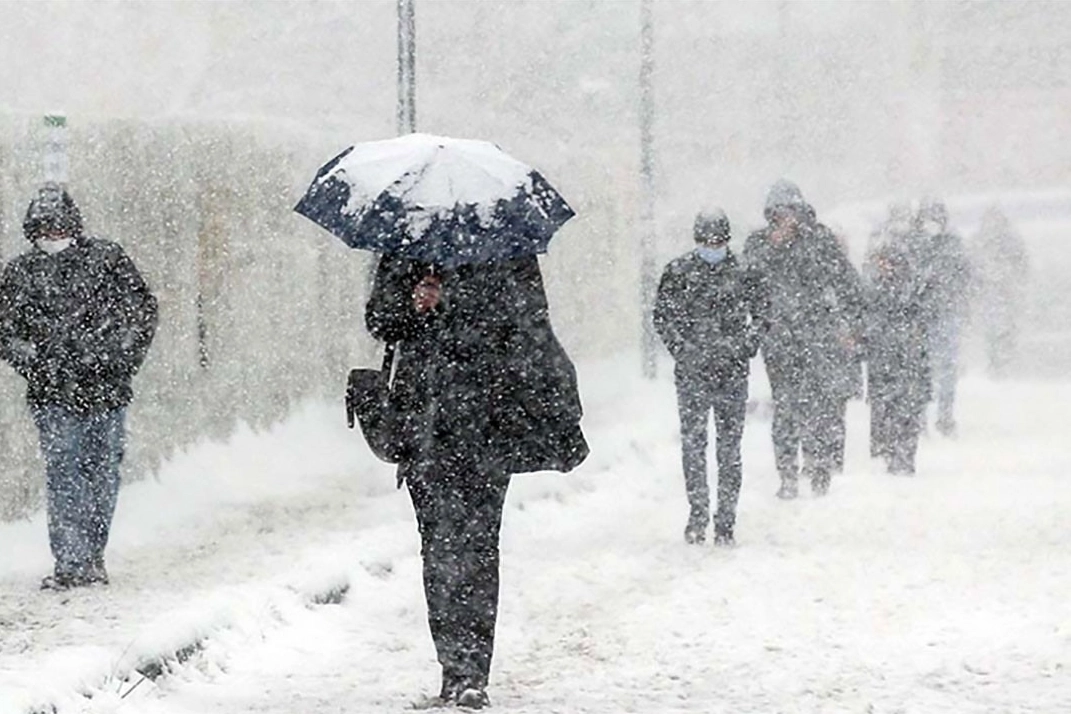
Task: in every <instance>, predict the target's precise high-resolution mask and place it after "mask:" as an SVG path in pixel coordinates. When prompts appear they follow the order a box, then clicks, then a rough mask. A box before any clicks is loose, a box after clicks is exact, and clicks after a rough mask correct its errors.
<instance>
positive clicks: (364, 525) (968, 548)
mask: <svg viewBox="0 0 1071 714" xmlns="http://www.w3.org/2000/svg"><path fill="white" fill-rule="evenodd" d="M603 372H605V366H602V367H600V370H599V371H596V370H592V373H593V374H599V373H603ZM609 376H610V377H613V376H614V375H613V374H611V375H609ZM617 376H618V378H617V379H616V380H613V379H609V378H603V379H601V380H598V379H586V378H585V374H584V373H583V372H582V374H581V386H582V388H583V389H584V393H585V403H586V406H587V408H588V416H587V418H586V420H585V426H586V430H587V432H588V434H589V437H590V439H591V441H592V447H593V454H592V457H591V458H590V460H589V462H588V463H586V464H585V465H584V466H583V467H582V468H581V469H580V470H579V471H578V472H577V473H575V474H572V475H569V476H554V475H537V476H522V477H518V478H517V479H515V483H514V486H513V487H512V488H511V492H510V496H509V499H508V502H507V512H506V516H505V523H504V526H503V582H502V603H501V612H500V617H499V632H498V642H497V648H496V659H495V666H494V670H493V672H492V682H491V687H490V689H489V693H490V695H491V698H492V702H493V703H494V705H495V710H497V711H508V712H523V713H529V712H530V713H533V714H534V713H535V712H592V713H595V712H599V713H603V712H606V713H609V712H622V711H643V712H649V711H659V712H749V711H754V712H898V711H902V712H956V713H962V712H1057V711H1067V710H1069V709H1071V671H1069V669H1071V602H1069V601H1068V599H1067V593H1068V592H1071V552H1069V549H1068V547H1067V546H1068V543H1069V542H1071V526H1069V525H1068V521H1067V519H1066V514H1067V513H1068V512H1071V484H1069V483H1068V481H1067V474H1068V472H1069V467H1071V448H1069V447H1068V446H1067V445H1066V443H1065V436H1064V432H1065V429H1066V426H1065V425H1066V424H1067V423H1068V416H1071V414H1069V411H1071V407H1069V406H1067V405H1068V404H1069V403H1071V399H1069V397H1071V387H1069V386H1067V385H1063V384H1059V383H1048V384H1007V385H1005V384H992V383H989V382H985V381H968V382H965V383H964V385H963V395H962V401H961V405H960V407H961V410H960V413H961V431H962V437H961V438H960V439H959V440H957V441H944V440H939V439H937V438H936V437H931V438H929V439H926V440H925V441H924V442H923V445H922V449H921V454H920V469H919V470H920V474H919V476H918V477H916V478H914V479H910V478H902V477H899V478H897V477H891V476H887V475H885V474H884V473H881V472H880V471H879V470H878V469H876V468H875V467H874V466H873V465H872V464H871V463H870V461H869V459H868V458H867V455H866V413H865V408H864V406H863V405H862V404H853V405H852V407H851V410H850V417H849V418H850V424H849V455H848V472H847V473H846V474H845V475H844V476H843V477H840V478H838V479H836V480H835V481H834V484H833V489H832V492H831V494H830V496H829V497H828V498H825V499H813V498H811V497H810V496H809V495H805V496H804V497H803V498H801V499H800V500H799V501H797V502H793V503H781V502H779V501H777V500H776V499H774V498H773V495H772V494H773V491H774V490H775V489H776V477H775V475H774V472H773V465H772V457H771V454H770V452H771V449H770V445H769V431H768V430H769V424H768V423H767V422H763V421H759V420H756V421H753V422H750V423H749V426H748V429H747V430H746V432H745V446H744V449H745V483H744V491H743V494H742V498H741V504H740V521H739V525H738V534H737V535H738V541H739V545H738V547H737V548H735V549H732V550H723V549H716V548H714V547H713V546H707V547H703V548H695V547H686V546H685V545H684V544H683V539H682V537H681V533H682V528H683V524H684V519H685V516H686V512H687V509H686V505H685V502H684V495H683V486H682V483H681V478H680V476H679V454H678V444H677V440H676V416H675V411H674V405H673V390H672V388H671V386H670V384H669V382H668V381H667V380H661V381H659V382H657V383H655V384H644V383H641V382H640V381H639V380H634V379H631V378H622V377H620V375H617ZM337 420H338V419H337V415H336V414H334V411H333V410H330V409H328V408H326V407H323V408H314V409H309V410H307V411H305V412H303V413H302V414H299V415H297V416H295V418H294V419H293V420H291V422H288V424H286V425H284V426H282V427H280V429H278V430H277V431H276V432H275V433H273V434H272V435H261V436H257V435H252V434H246V435H241V436H239V437H238V438H236V439H235V440H234V441H233V443H232V444H230V445H228V446H226V447H213V448H210V449H208V450H207V451H206V452H194V453H191V455H189V456H188V457H187V461H183V460H182V459H179V460H176V462H175V463H173V464H171V465H170V467H169V470H165V472H164V473H163V474H162V476H161V481H160V483H157V484H139V485H136V486H133V487H131V488H129V489H126V490H124V492H123V495H122V496H121V500H120V506H119V515H118V517H117V523H116V539H117V540H116V543H115V547H114V548H113V550H112V553H113V554H114V555H113V562H114V564H113V575H114V581H115V582H114V584H113V585H112V586H110V587H109V588H107V589H95V590H89V591H76V592H72V593H70V594H69V595H64V596H56V595H41V594H38V593H36V592H35V591H33V587H34V585H35V583H36V577H37V576H38V575H39V574H40V572H41V571H42V570H43V569H45V568H47V563H48V559H47V545H46V544H44V542H43V541H44V536H43V528H44V526H43V523H41V522H36V523H32V524H16V525H13V526H0V536H2V537H3V538H4V541H5V543H7V542H8V540H9V538H10V539H11V542H13V543H15V544H16V551H15V552H16V553H17V554H18V557H17V558H15V559H14V560H13V561H12V562H13V563H14V565H11V564H9V563H4V564H2V565H0V594H2V596H3V606H2V609H0V627H2V628H3V630H2V632H3V645H2V646H0V712H3V714H7V711H8V710H9V709H7V708H5V705H6V704H7V703H8V702H10V703H11V704H10V705H8V706H11V707H15V706H16V704H17V705H18V706H22V705H23V704H26V703H27V702H29V703H43V702H44V700H45V699H48V700H49V701H51V702H53V703H56V704H57V705H59V706H60V709H59V711H60V712H66V711H86V712H139V713H145V714H153V713H158V714H178V713H192V712H197V713H199V714H201V713H205V714H208V713H212V712H219V713H221V714H222V713H223V712H229V713H233V712H245V711H257V712H280V713H281V712H298V711H316V712H355V713H356V712H379V711H403V710H405V709H406V708H407V706H408V703H409V702H410V701H412V700H413V699H415V698H417V697H418V696H419V695H420V694H422V693H430V692H432V691H434V690H435V689H436V687H437V684H438V682H437V671H438V670H437V665H436V664H435V662H434V653H433V649H432V646H431V642H430V637H429V635H428V634H427V627H426V623H425V622H424V610H423V600H422V593H421V589H420V565H419V558H418V556H417V547H418V545H417V537H416V533H415V527H414V525H413V522H412V516H411V513H410V509H409V505H408V503H407V500H406V498H405V496H404V495H403V494H400V493H396V492H395V491H394V490H393V484H392V480H391V474H390V470H389V468H387V467H384V466H383V465H381V464H376V463H374V462H371V461H369V460H368V457H367V455H366V454H365V453H364V449H363V446H362V445H361V444H360V440H359V438H358V437H355V435H353V434H352V433H347V432H346V431H345V429H342V428H341V427H336V426H334V424H335V422H336V421H337ZM198 454H199V455H198ZM210 487H212V489H213V490H212V491H211V492H210V491H209V488H210ZM805 490H806V489H805ZM34 544H36V545H34ZM42 549H43V552H41V551H42ZM342 581H345V582H348V584H349V590H348V592H347V595H346V597H345V599H344V600H343V602H342V604H341V605H322V606H317V605H314V604H312V603H311V602H310V601H309V594H310V593H311V592H313V591H316V590H322V589H324V587H329V586H331V585H335V584H338V583H341V582H342ZM12 603H14V604H13V605H12ZM191 635H193V636H196V637H198V638H200V639H201V640H202V645H201V648H200V649H199V650H198V651H196V652H194V653H192V654H191V656H190V658H189V659H188V660H187V661H186V662H185V663H184V664H183V665H181V666H176V667H175V668H174V670H173V671H172V672H171V673H170V674H169V675H168V676H164V677H161V678H160V679H158V680H156V682H150V681H145V682H142V683H141V684H140V685H139V686H138V687H137V688H136V689H134V690H133V691H132V692H130V693H129V696H127V697H126V698H125V699H124V698H121V696H122V694H124V693H127V692H129V691H130V689H131V687H132V685H134V684H136V683H137V681H138V678H137V677H135V678H134V679H133V680H131V681H129V682H120V681H115V680H113V681H112V682H111V683H110V686H109V689H108V690H107V691H103V690H101V689H99V688H98V689H93V686H97V687H99V686H100V685H99V684H97V685H93V682H94V681H99V680H100V678H101V677H102V676H105V675H106V674H107V673H108V672H109V671H114V670H116V668H117V666H118V665H119V664H120V663H121V662H123V661H129V660H130V659H131V658H132V657H133V656H134V653H136V652H139V651H141V652H148V651H151V650H154V649H156V650H159V649H166V648H167V647H168V646H169V645H170V644H172V643H176V642H180V641H182V640H184V639H189V638H190V636H191ZM87 673H89V674H87ZM79 678H82V680H83V682H84V683H83V684H82V685H81V686H82V688H83V689H85V690H86V692H85V693H90V694H93V698H92V699H87V698H85V697H84V696H82V695H81V694H79V693H78V691H77V690H78V687H79V685H78V683H77V680H79ZM5 696H7V697H8V700H5V698H4V697H5ZM11 711H12V712H20V714H21V712H24V711H25V707H23V708H22V709H19V708H13V709H11Z"/></svg>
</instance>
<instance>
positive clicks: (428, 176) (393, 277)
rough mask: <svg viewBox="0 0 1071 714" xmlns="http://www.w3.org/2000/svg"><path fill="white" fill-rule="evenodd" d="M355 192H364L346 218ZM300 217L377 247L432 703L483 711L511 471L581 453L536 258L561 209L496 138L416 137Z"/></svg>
mask: <svg viewBox="0 0 1071 714" xmlns="http://www.w3.org/2000/svg"><path fill="white" fill-rule="evenodd" d="M366 162H367V163H366ZM390 162H393V163H394V165H395V166H396V167H397V168H396V170H395V171H394V172H393V173H392V176H391V177H390V178H384V173H383V168H384V164H385V163H390ZM369 166H372V167H373V168H369ZM366 169H368V170H367V171H366ZM373 182H376V183H375V184H374V185H375V188H374V189H373V188H371V186H372V183H373ZM355 195H361V196H364V197H367V200H366V201H363V202H361V203H360V207H359V208H358V209H357V210H356V211H354V210H353V209H352V205H353V204H352V203H351V201H352V198H353V197H354V196H355ZM296 210H298V212H300V213H302V214H303V215H306V216H308V217H310V218H312V220H314V221H316V222H317V223H319V224H320V225H325V227H327V226H330V228H329V230H332V232H335V233H336V234H339V235H341V236H342V237H343V238H344V240H346V241H347V242H348V243H350V244H351V245H354V246H356V247H370V248H372V249H374V250H376V251H377V252H379V253H381V257H380V258H379V263H378V265H377V268H376V273H375V281H374V285H373V288H372V293H371V296H370V298H369V300H368V304H367V307H366V312H365V321H366V324H367V327H368V330H369V332H370V333H371V334H372V336H373V337H375V338H376V339H377V340H380V341H382V342H384V343H386V344H388V345H393V346H394V349H396V354H397V357H396V360H397V362H396V366H395V370H394V380H393V383H392V384H391V388H390V389H391V398H392V404H393V405H394V408H395V410H396V411H397V417H398V418H397V419H396V420H395V421H394V423H395V424H396V425H397V432H396V434H395V437H396V440H397V441H398V447H399V448H398V452H399V453H400V456H399V464H398V478H399V482H400V483H401V482H404V484H405V485H406V487H407V489H408V491H409V495H410V498H411V500H412V503H413V508H414V511H415V514H416V520H417V527H418V530H419V532H420V537H421V556H422V558H423V564H424V569H423V570H424V573H423V574H424V593H425V598H426V601H427V607H428V623H429V625H430V629H431V635H432V639H433V640H434V643H435V649H436V653H437V656H438V660H439V663H440V664H441V666H442V683H441V688H440V692H439V695H438V697H436V698H435V703H437V704H445V705H448V704H457V705H459V706H464V707H467V708H472V709H481V708H483V707H485V706H487V705H488V704H489V703H490V702H489V697H488V695H487V685H488V678H489V674H490V668H491V658H492V653H493V648H494V633H495V624H496V620H497V609H498V588H499V532H500V528H501V525H502V514H503V506H504V503H505V499H506V492H507V489H508V487H509V483H510V477H511V475H513V474H516V473H523V472H530V471H544V470H557V471H569V470H571V469H573V468H575V467H576V466H577V465H579V463H580V462H581V461H583V459H584V458H585V457H586V455H587V453H588V447H587V444H586V442H585V440H584V437H583V434H582V432H581V430H580V426H579V423H580V417H581V415H582V409H581V404H580V398H579V393H578V390H577V383H576V374H575V371H574V368H573V365H572V363H571V362H570V360H569V358H568V356H567V355H566V353H565V351H564V350H563V349H562V347H561V345H560V344H559V342H558V340H557V338H556V337H555V335H554V331H553V330H552V328H551V324H550V317H549V309H548V305H547V299H546V294H545V292H544V288H543V281H542V275H541V272H540V268H539V262H538V259H537V258H536V253H539V252H543V251H544V250H545V249H546V245H547V242H548V241H549V239H550V236H551V234H552V233H553V232H554V230H556V228H557V227H558V226H559V225H561V224H562V223H564V222H565V220H568V218H569V217H571V216H572V211H571V209H569V207H568V206H567V205H566V204H565V202H564V201H563V200H562V199H561V197H560V196H558V195H557V192H555V191H554V189H553V188H551V187H550V186H549V184H547V183H546V181H545V180H544V179H543V177H542V176H540V175H539V174H538V173H537V172H535V171H533V170H532V169H530V168H528V167H526V166H524V165H523V164H521V163H520V162H517V161H516V160H514V159H512V158H510V157H508V156H506V155H505V154H504V153H502V152H501V150H499V149H498V148H497V147H494V146H493V145H490V144H486V143H484V142H474V141H463V140H454V139H447V138H444V137H431V136H426V135H419V134H418V135H409V136H405V137H401V138H399V139H394V140H388V141H383V142H373V143H370V144H365V145H359V146H358V147H355V148H354V149H353V150H352V152H347V154H345V155H343V156H342V157H339V159H336V161H335V162H332V163H331V164H328V166H327V167H325V169H323V170H321V173H320V175H319V176H318V177H317V179H316V181H314V183H313V186H312V187H311V188H310V191H309V193H308V194H307V195H306V197H305V199H303V201H302V203H300V204H299V205H298V207H297V209H296ZM346 211H348V212H349V215H350V216H351V217H353V218H354V220H356V221H358V222H364V223H365V225H364V226H361V225H359V224H354V223H352V222H348V221H345V220H341V217H342V215H343V213H344V212H346Z"/></svg>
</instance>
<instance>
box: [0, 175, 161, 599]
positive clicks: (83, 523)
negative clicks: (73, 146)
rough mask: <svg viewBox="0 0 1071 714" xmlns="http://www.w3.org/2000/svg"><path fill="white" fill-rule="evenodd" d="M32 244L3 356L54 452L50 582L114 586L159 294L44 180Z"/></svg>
mask: <svg viewBox="0 0 1071 714" xmlns="http://www.w3.org/2000/svg"><path fill="white" fill-rule="evenodd" d="M22 227H23V232H24V233H25V235H26V238H27V239H28V240H29V241H30V242H31V244H32V247H31V248H30V249H29V250H28V251H26V252H25V253H23V254H22V255H20V256H18V257H17V258H15V259H14V260H13V261H11V263H9V264H8V265H7V267H6V268H5V270H4V273H3V277H2V278H0V357H3V359H4V360H6V361H7V362H8V363H10V364H11V366H12V367H14V369H15V370H16V371H17V372H18V373H19V374H20V375H21V376H22V377H24V378H25V379H26V383H27V390H26V399H27V402H28V403H29V407H30V413H31V414H32V415H33V420H34V423H35V424H36V426H37V429H38V431H39V433H40V443H41V451H42V453H43V454H44V457H45V484H46V491H47V511H48V531H49V542H50V545H51V548H52V555H53V558H54V560H55V567H54V571H53V574H52V575H50V576H48V577H46V578H45V579H44V580H43V581H42V588H46V589H61V590H62V589H67V588H70V587H76V586H81V585H89V584H93V583H100V584H106V583H107V582H108V573H107V569H106V568H105V562H104V551H105V547H106V546H107V543H108V535H109V532H110V530H111V523H112V517H113V515H114V512H115V505H116V499H117V496H118V491H119V480H120V477H119V465H120V462H121V461H122V458H123V443H124V438H125V427H124V423H125V416H126V407H127V405H128V404H129V403H130V401H131V399H132V398H133V390H132V388H131V379H132V377H133V376H134V374H135V373H136V372H137V371H138V369H139V368H140V366H141V364H142V362H143V360H144V359H145V355H146V353H147V351H148V349H149V345H150V344H151V342H152V339H153V335H154V334H155V331H156V321H157V306H156V298H155V297H153V295H152V293H151V292H150V291H149V288H148V286H147V285H146V284H145V281H144V280H143V279H142V277H141V275H140V274H139V273H138V270H137V268H136V267H135V266H134V263H133V262H132V261H131V260H130V258H129V257H128V256H127V255H126V253H125V252H124V251H123V249H122V248H120V247H119V246H118V245H117V244H115V243H112V242H109V241H106V240H102V239H100V238H93V237H90V236H88V235H86V233H85V232H84V229H83V225H82V217H81V214H80V213H79V211H78V207H77V206H76V204H75V202H74V200H73V199H72V198H71V196H70V194H68V193H67V191H66V190H65V189H64V188H63V187H61V186H59V185H57V184H46V185H44V186H43V187H42V188H41V189H40V190H39V192H38V194H37V196H36V197H35V198H34V199H33V200H32V201H31V202H30V205H29V208H28V210H27V211H26V217H25V219H24V221H23V224H22Z"/></svg>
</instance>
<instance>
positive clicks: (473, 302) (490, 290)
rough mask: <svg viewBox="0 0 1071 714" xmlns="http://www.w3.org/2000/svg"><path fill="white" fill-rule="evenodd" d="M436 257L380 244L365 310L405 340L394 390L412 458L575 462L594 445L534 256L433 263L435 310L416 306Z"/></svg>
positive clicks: (390, 337) (509, 469) (380, 327)
mask: <svg viewBox="0 0 1071 714" xmlns="http://www.w3.org/2000/svg"><path fill="white" fill-rule="evenodd" d="M430 269H431V266H429V265H427V264H423V263H418V262H415V261H412V260H408V259H405V258H399V257H394V256H384V257H382V258H381V259H380V262H379V266H378V268H377V270H376V278H375V284H374V286H373V289H372V295H371V298H370V299H369V301H368V305H367V308H366V312H365V321H366V323H367V326H368V330H369V331H370V332H371V334H372V336H373V337H375V338H376V339H378V340H382V341H385V342H390V343H398V353H397V357H396V360H397V365H396V368H395V376H394V382H393V384H392V394H393V395H394V401H395V404H396V406H397V407H398V408H399V409H400V411H401V413H402V416H403V423H404V427H403V434H402V438H403V439H404V440H405V442H406V443H407V444H411V445H412V447H411V452H410V455H409V456H408V458H406V459H405V460H406V461H414V460H425V459H426V460H429V461H440V462H441V461H443V460H460V461H462V462H468V463H476V464H480V465H482V466H483V467H486V468H488V469H489V470H491V471H498V472H504V473H525V472H530V471H544V470H556V471H569V470H571V469H573V468H575V467H576V466H577V465H579V464H580V462H582V461H583V460H584V458H585V457H586V456H587V453H588V446H587V443H586V442H585V440H584V436H583V433H582V432H581V430H580V418H581V416H582V414H583V410H582V408H581V404H580V395H579V392H578V390H577V383H576V372H575V370H574V367H573V364H572V362H571V361H570V360H569V357H568V356H567V355H566V353H565V350H564V349H562V347H561V345H560V344H559V343H558V340H557V338H556V337H555V335H554V332H553V330H552V329H551V325H550V318H549V312H548V306H547V298H546V295H545V293H544V290H543V279H542V275H541V274H540V271H539V262H538V260H537V259H536V258H535V257H526V258H521V259H517V260H513V261H508V262H503V263H494V264H479V265H463V266H460V267H458V268H456V269H451V270H441V269H439V270H438V273H437V274H438V275H439V277H440V278H441V280H442V297H441V300H440V304H439V306H438V307H436V308H435V309H434V310H432V311H430V312H428V313H425V314H420V313H418V312H417V311H416V310H415V309H414V308H413V304H412V302H413V298H412V295H413V289H414V287H415V286H416V284H417V283H418V282H419V281H420V280H421V279H422V278H423V277H424V276H425V275H427V274H428V272H429V270H430Z"/></svg>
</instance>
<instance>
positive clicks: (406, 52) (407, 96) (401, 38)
mask: <svg viewBox="0 0 1071 714" xmlns="http://www.w3.org/2000/svg"><path fill="white" fill-rule="evenodd" d="M414 1H415V0H398V134H399V135H401V134H412V133H413V132H415V131H416V10H415V8H414V6H413V3H414Z"/></svg>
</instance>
